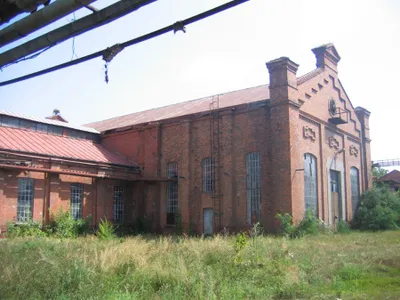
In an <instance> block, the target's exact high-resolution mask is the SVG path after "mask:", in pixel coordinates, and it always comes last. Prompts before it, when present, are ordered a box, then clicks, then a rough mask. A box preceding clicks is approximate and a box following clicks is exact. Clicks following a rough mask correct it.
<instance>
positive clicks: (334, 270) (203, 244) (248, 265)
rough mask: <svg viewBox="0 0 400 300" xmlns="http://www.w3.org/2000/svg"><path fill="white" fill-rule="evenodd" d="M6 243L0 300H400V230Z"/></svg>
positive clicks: (0, 244) (1, 244) (0, 249)
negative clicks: (239, 238) (242, 242)
mask: <svg viewBox="0 0 400 300" xmlns="http://www.w3.org/2000/svg"><path fill="white" fill-rule="evenodd" d="M235 240H236V239H235V237H222V236H217V237H215V238H210V239H200V238H179V237H132V238H126V239H121V240H119V239H114V240H110V241H100V240H98V239H97V238H95V237H85V238H77V239H65V240H60V239H54V238H23V239H22V238H16V239H9V240H3V241H0V299H230V300H233V299H337V298H340V299H400V231H388V232H377V233H358V232H352V233H350V234H332V233H330V234H321V235H317V236H309V237H305V238H302V239H292V240H291V239H286V238H281V237H257V238H254V239H252V238H249V239H248V240H247V245H246V246H245V247H244V248H243V249H242V250H240V251H238V250H236V249H237V244H236V243H235Z"/></svg>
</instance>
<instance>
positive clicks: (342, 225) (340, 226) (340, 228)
mask: <svg viewBox="0 0 400 300" xmlns="http://www.w3.org/2000/svg"><path fill="white" fill-rule="evenodd" d="M336 231H337V232H339V233H349V232H350V226H349V224H347V222H346V221H343V220H340V221H339V222H338V223H337V226H336Z"/></svg>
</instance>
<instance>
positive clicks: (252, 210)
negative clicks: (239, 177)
mask: <svg viewBox="0 0 400 300" xmlns="http://www.w3.org/2000/svg"><path fill="white" fill-rule="evenodd" d="M246 173H247V176H246V179H247V180H246V192H247V223H248V224H251V221H252V216H255V217H256V218H257V219H259V217H260V213H261V163H260V153H258V152H252V153H248V154H247V155H246Z"/></svg>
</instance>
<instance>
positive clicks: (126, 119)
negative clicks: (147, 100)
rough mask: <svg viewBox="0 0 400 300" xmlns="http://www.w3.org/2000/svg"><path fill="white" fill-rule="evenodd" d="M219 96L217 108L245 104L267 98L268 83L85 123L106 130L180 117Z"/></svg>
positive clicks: (206, 107) (205, 107) (198, 110)
mask: <svg viewBox="0 0 400 300" xmlns="http://www.w3.org/2000/svg"><path fill="white" fill-rule="evenodd" d="M218 97H219V108H226V107H230V106H235V105H240V104H246V103H250V102H256V101H261V100H267V99H269V88H268V85H267V84H265V85H260V86H256V87H252V88H248V89H244V90H239V91H234V92H229V93H225V94H221V95H215V96H209V97H205V98H200V99H196V100H191V101H186V102H181V103H177V104H172V105H168V106H164V107H160V108H154V109H150V110H146V111H142V112H137V113H133V114H129V115H125V116H121V117H115V118H111V119H108V120H104V121H99V122H94V123H91V124H87V125H85V126H86V127H91V128H94V129H96V130H98V131H106V130H110V129H115V128H121V127H125V126H131V125H138V124H143V123H149V122H154V121H160V120H165V119H171V118H176V117H182V116H186V115H191V114H197V113H201V112H207V111H209V110H210V104H211V103H212V102H213V101H217V99H218Z"/></svg>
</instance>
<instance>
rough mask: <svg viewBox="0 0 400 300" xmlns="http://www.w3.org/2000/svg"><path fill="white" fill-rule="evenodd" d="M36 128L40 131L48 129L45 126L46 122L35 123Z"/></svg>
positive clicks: (45, 131)
mask: <svg viewBox="0 0 400 300" xmlns="http://www.w3.org/2000/svg"><path fill="white" fill-rule="evenodd" d="M36 130H37V131H40V132H44V133H47V131H48V126H47V124H41V123H38V124H37V125H36Z"/></svg>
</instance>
